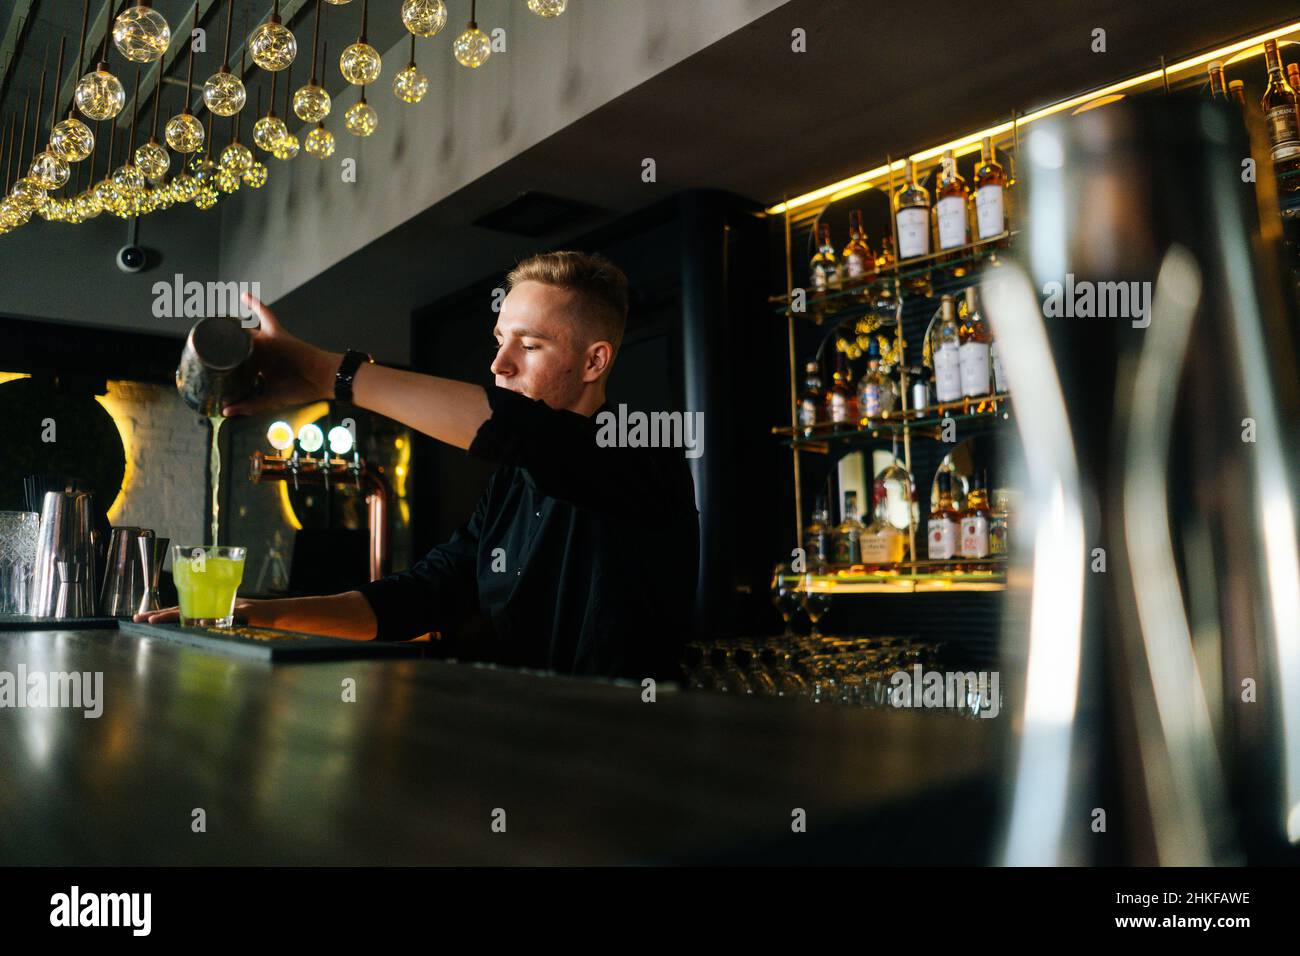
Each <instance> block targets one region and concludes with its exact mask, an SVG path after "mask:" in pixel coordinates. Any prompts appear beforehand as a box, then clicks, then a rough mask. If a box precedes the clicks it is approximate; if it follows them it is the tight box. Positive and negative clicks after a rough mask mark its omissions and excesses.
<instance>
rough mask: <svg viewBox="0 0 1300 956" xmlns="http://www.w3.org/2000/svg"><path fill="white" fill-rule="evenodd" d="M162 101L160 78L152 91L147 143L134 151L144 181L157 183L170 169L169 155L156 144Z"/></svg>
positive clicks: (164, 148) (163, 148) (163, 147)
mask: <svg viewBox="0 0 1300 956" xmlns="http://www.w3.org/2000/svg"><path fill="white" fill-rule="evenodd" d="M161 99H162V78H161V77H159V81H158V83H156V84H155V85H154V90H153V121H152V124H151V125H150V127H149V142H147V143H145V144H144V145H143V146H141V147H140V148H139V149H137V150H136V151H135V164H136V166H138V167H140V172H142V173H144V177H145V179H148V180H151V181H153V182H158V181H159V180H161V179H162V178H163V177H164V176H166V175H167V170H168V169H170V168H171V164H172V157H171V153H169V152H167V148H166V147H165V146H163V145H161V144H160V143H159V142H158V102H159V100H161Z"/></svg>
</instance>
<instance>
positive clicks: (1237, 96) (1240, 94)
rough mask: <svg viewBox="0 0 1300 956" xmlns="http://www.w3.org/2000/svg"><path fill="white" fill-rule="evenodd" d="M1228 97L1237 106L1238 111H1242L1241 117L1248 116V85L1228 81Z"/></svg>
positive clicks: (1237, 81)
mask: <svg viewBox="0 0 1300 956" xmlns="http://www.w3.org/2000/svg"><path fill="white" fill-rule="evenodd" d="M1228 96H1230V97H1231V98H1232V102H1234V103H1236V104H1237V109H1239V110H1241V115H1242V116H1245V115H1246V84H1245V83H1244V82H1243V81H1242V80H1229V81H1228Z"/></svg>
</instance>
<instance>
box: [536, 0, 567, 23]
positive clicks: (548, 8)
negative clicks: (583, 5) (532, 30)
mask: <svg viewBox="0 0 1300 956" xmlns="http://www.w3.org/2000/svg"><path fill="white" fill-rule="evenodd" d="M567 4H568V0H528V9H529V11H530V12H532V13H535V14H537V15H538V16H539V17H545V18H546V19H548V20H549V19H551V18H552V17H558V16H559V15H560V14H561V13H563V12H564V8H565V6H566V5H567Z"/></svg>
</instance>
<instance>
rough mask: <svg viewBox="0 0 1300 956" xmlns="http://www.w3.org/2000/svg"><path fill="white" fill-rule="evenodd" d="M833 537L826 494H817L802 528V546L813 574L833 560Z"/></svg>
mask: <svg viewBox="0 0 1300 956" xmlns="http://www.w3.org/2000/svg"><path fill="white" fill-rule="evenodd" d="M834 537H835V532H834V530H833V529H832V527H831V513H830V511H829V510H828V509H827V507H826V496H825V495H818V496H817V503H816V504H815V505H814V507H813V513H812V520H811V521H809V522H808V524H807V525H806V526H805V527H804V529H803V542H804V544H803V548H804V555H805V557H806V558H807V561H808V570H809V571H812V572H813V573H814V574H816V573H819V572H820V571H822V570H824V569H825V567H826V565H828V564H830V563H831V561H832V560H834V558H835V549H834Z"/></svg>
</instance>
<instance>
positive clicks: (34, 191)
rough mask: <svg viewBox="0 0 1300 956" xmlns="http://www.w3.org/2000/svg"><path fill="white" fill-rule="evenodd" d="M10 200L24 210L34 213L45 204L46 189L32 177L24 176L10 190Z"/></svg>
mask: <svg viewBox="0 0 1300 956" xmlns="http://www.w3.org/2000/svg"><path fill="white" fill-rule="evenodd" d="M9 198H10V199H12V200H13V201H14V202H16V203H18V205H19V206H20V207H21V208H22V209H25V210H26V211H27V212H29V213H33V212H35V211H36V210H37V209H40V208H41V203H43V202H45V187H44V186H42V185H41V184H40V183H38V182H37V181H36V180H34V179H32V178H31V177H30V176H24V177H23V178H22V179H20V180H18V182H16V183H14V185H13V188H12V189H10V190H9Z"/></svg>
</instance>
